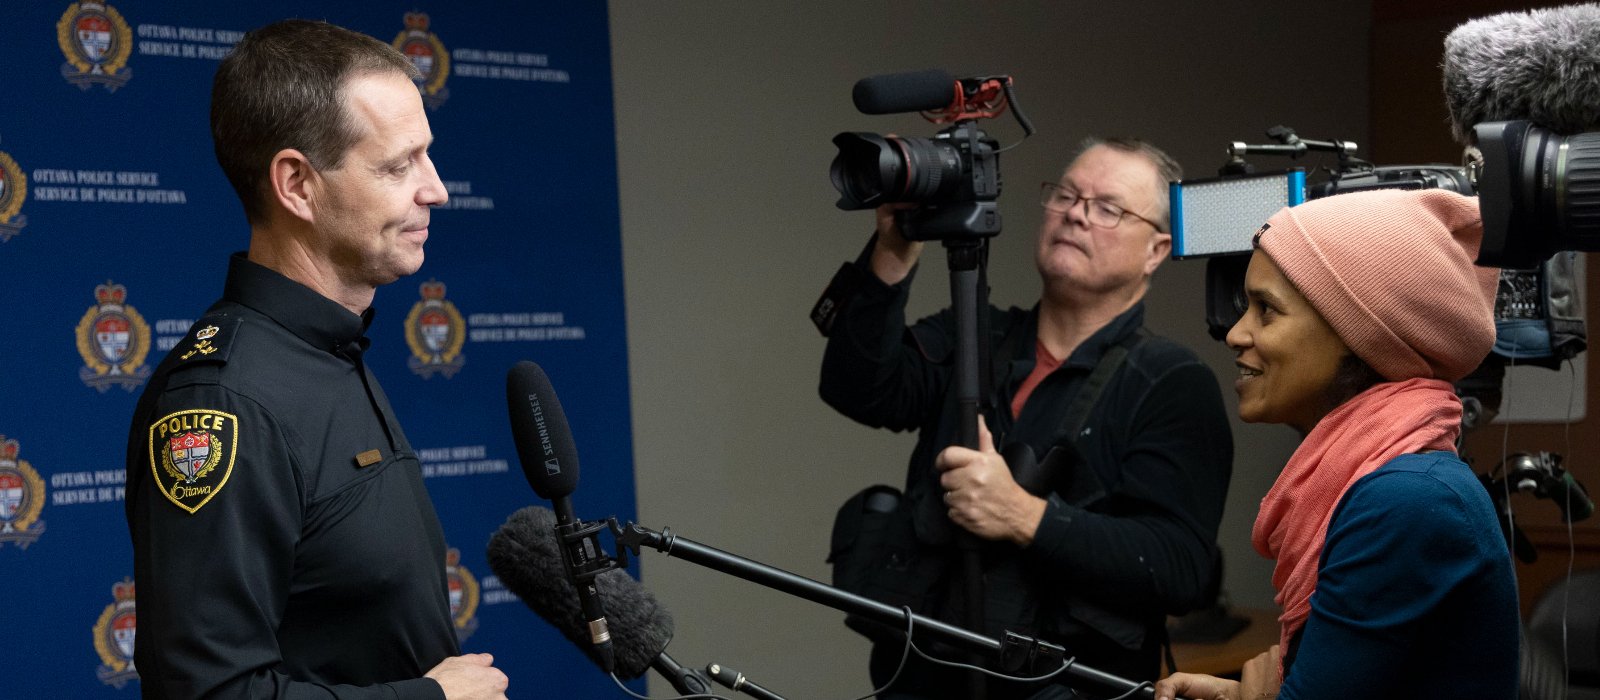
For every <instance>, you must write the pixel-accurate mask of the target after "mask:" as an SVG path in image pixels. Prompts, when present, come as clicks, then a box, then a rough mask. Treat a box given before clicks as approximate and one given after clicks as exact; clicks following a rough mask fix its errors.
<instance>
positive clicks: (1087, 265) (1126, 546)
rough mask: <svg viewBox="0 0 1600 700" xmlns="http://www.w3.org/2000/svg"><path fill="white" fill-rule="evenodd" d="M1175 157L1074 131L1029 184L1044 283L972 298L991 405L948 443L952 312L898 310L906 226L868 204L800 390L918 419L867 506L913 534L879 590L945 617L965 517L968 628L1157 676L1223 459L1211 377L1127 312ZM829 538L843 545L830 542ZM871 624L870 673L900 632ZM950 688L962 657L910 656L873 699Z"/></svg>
mask: <svg viewBox="0 0 1600 700" xmlns="http://www.w3.org/2000/svg"><path fill="white" fill-rule="evenodd" d="M1181 177H1182V173H1181V170H1180V168H1179V166H1178V164H1177V163H1176V162H1174V161H1173V160H1172V158H1170V157H1169V156H1167V155H1166V154H1165V153H1164V152H1162V151H1161V150H1160V149H1157V148H1156V147H1154V146H1152V145H1150V144H1148V143H1145V142H1143V141H1140V140H1137V139H1124V138H1117V139H1089V140H1087V141H1085V142H1084V144H1083V146H1082V150H1081V151H1080V152H1079V154H1078V155H1077V157H1076V158H1074V159H1073V161H1072V163H1071V165H1070V166H1068V167H1067V169H1066V170H1065V172H1064V173H1063V174H1062V175H1061V177H1060V179H1059V180H1058V181H1056V182H1047V183H1044V185H1043V187H1042V189H1041V192H1040V203H1041V205H1042V209H1041V212H1040V213H1041V215H1042V217H1043V219H1042V221H1041V223H1040V226H1039V234H1038V245H1037V249H1036V253H1035V257H1036V262H1037V266H1038V270H1039V275H1040V277H1041V279H1042V281H1043V291H1042V294H1041V296H1040V299H1039V301H1038V303H1037V304H1036V305H1035V306H1034V307H1033V308H1031V309H1022V308H1016V307H1013V308H1011V309H1007V310H1001V309H998V308H994V307H990V308H989V309H988V313H989V316H988V318H987V319H986V320H987V326H988V327H987V336H986V337H984V338H983V340H984V342H986V343H987V350H988V354H989V355H990V357H991V358H992V361H991V362H992V375H991V377H990V378H989V379H990V381H988V382H987V384H988V386H989V389H990V394H989V396H988V397H987V398H988V403H989V405H990V406H992V407H993V408H994V410H993V411H992V412H990V413H989V414H987V415H985V417H984V420H983V425H982V426H980V444H979V447H980V449H976V450H973V449H967V448H964V447H952V446H951V445H953V444H955V443H956V441H957V436H958V434H959V432H958V430H959V425H958V423H957V420H958V418H957V416H958V415H959V413H958V411H957V410H956V402H955V398H954V397H953V396H951V395H950V394H952V393H953V392H950V391H949V388H950V387H951V384H952V376H951V375H952V369H953V368H952V364H953V359H954V352H955V348H956V338H955V319H954V316H953V314H952V312H951V311H950V310H949V309H946V310H945V311H943V312H940V313H938V314H935V315H933V316H930V317H928V318H924V319H922V320H920V321H917V322H916V323H914V324H910V325H909V326H908V325H907V324H906V321H905V315H904V314H905V304H906V300H907V298H908V296H909V292H910V282H911V279H912V277H913V275H912V273H913V272H914V269H915V267H916V263H917V260H918V258H919V256H920V254H921V250H922V246H923V244H922V243H920V242H914V241H908V240H906V239H905V238H904V236H902V235H901V233H900V231H899V229H898V227H897V226H896V224H895V218H894V213H895V209H896V207H895V206H894V205H891V206H885V207H882V208H880V209H878V210H877V231H876V234H875V235H874V238H873V241H872V243H871V244H870V245H869V246H868V248H867V250H866V251H864V252H863V254H862V256H861V258H859V259H858V260H857V261H856V262H855V264H854V265H853V266H846V269H845V270H844V271H843V272H841V275H840V277H839V278H836V282H835V285H834V288H836V289H837V288H841V287H842V288H844V289H846V290H848V292H847V293H846V294H843V295H836V298H838V301H839V306H840V308H839V310H838V311H837V316H836V317H835V320H834V322H833V324H832V326H831V328H830V335H829V340H828V346H827V350H826V352H825V354H824V357H823V363H822V381H821V394H822V397H823V400H824V401H826V402H827V403H828V404H829V405H830V406H833V407H834V408H835V409H837V410H838V411H839V412H841V413H843V414H844V415H846V416H848V417H850V418H852V419H854V420H856V421H859V422H861V423H864V424H866V425H869V426H872V427H883V428H889V429H891V430H896V431H900V430H917V431H918V441H917V446H916V449H915V451H914V452H913V453H912V456H911V462H910V465H909V467H908V474H907V479H906V490H905V499H904V501H903V502H902V503H901V504H900V506H898V507H897V509H896V510H895V511H893V512H891V513H889V514H887V515H883V516H882V517H887V518H895V517H902V518H903V519H908V520H909V521H910V522H909V524H908V525H907V526H905V527H902V528H900V530H902V531H907V532H910V533H914V539H915V540H916V542H915V543H898V545H899V546H897V547H893V549H896V552H895V554H894V555H893V556H892V557H887V559H892V561H890V562H888V563H886V564H883V565H882V566H878V567H876V568H875V569H874V570H873V571H872V572H871V573H869V574H867V576H869V577H874V576H876V577H887V580H885V581H884V582H883V583H882V584H880V585H878V586H877V587H878V588H888V589H892V590H898V591H902V592H903V593H905V596H904V597H905V598H907V599H910V600H912V601H913V602H914V601H916V600H921V601H922V608H921V609H919V610H917V612H919V613H921V614H925V615H930V616H933V617H937V618H940V619H943V620H945V621H948V622H952V623H954V624H962V622H963V618H964V612H963V610H964V609H965V603H964V601H963V599H962V598H963V595H964V592H963V585H962V578H963V574H962V568H961V565H960V563H959V561H960V555H959V553H958V546H957V544H956V543H957V541H958V540H959V539H960V538H959V537H958V536H957V535H958V534H959V533H960V532H961V531H965V532H970V533H972V534H974V535H976V537H977V538H978V540H979V541H980V542H981V545H980V546H981V548H982V557H983V562H984V574H983V579H984V584H985V586H984V587H985V598H984V602H983V606H984V613H985V619H986V622H985V629H983V630H980V632H981V633H983V634H985V635H988V636H999V635H1000V634H1001V632H1002V630H1010V631H1014V632H1018V633H1022V634H1026V635H1030V636H1036V637H1038V638H1040V639H1043V640H1046V641H1050V642H1053V643H1057V644H1061V645H1063V646H1064V647H1065V648H1066V649H1067V652H1068V654H1069V655H1071V656H1076V659H1077V663H1081V664H1084V665H1087V666H1090V667H1092V668H1094V669H1096V670H1099V671H1103V672H1106V673H1110V674H1113V675H1117V676H1121V677H1123V678H1126V679H1130V680H1137V681H1143V680H1154V679H1156V678H1157V677H1159V672H1160V657H1161V649H1162V646H1163V644H1164V642H1165V637H1166V635H1165V629H1166V628H1165V620H1166V616H1167V615H1176V614H1182V613H1184V612H1188V611H1190V610H1194V609H1197V608H1199V607H1202V606H1204V605H1208V604H1210V603H1212V602H1213V601H1214V600H1215V597H1216V592H1217V591H1216V583H1217V580H1218V577H1219V576H1220V557H1219V554H1218V550H1217V548H1216V534H1217V526H1218V523H1219V521H1220V519H1221V517H1222V506H1223V501H1224V500H1225V498H1226V496H1227V487H1228V479H1229V476H1230V473H1231V470H1232V459H1233V441H1232V436H1231V433H1230V430H1229V425H1228V419H1227V414H1226V412H1225V409H1224V406H1223V402H1222V397H1221V392H1220V391H1219V388H1218V384H1217V379H1216V376H1215V375H1214V374H1213V373H1212V372H1211V370H1210V369H1209V368H1208V367H1207V366H1206V365H1204V364H1203V363H1201V361H1200V360H1199V359H1198V358H1197V357H1196V356H1195V355H1194V353H1193V352H1191V351H1190V350H1188V349H1187V348H1184V347H1182V346H1180V345H1178V344H1176V343H1174V342H1172V341H1169V340H1166V339H1163V338H1160V337H1157V336H1154V335H1151V334H1150V333H1149V332H1148V331H1146V330H1145V329H1144V328H1143V325H1144V306H1143V303H1142V300H1143V298H1144V295H1145V292H1146V291H1147V290H1148V289H1149V285H1150V278H1151V276H1152V275H1153V274H1154V273H1155V271H1156V268H1158V267H1159V266H1160V265H1161V263H1162V261H1163V260H1165V259H1166V258H1167V257H1168V254H1169V252H1170V250H1171V239H1172V236H1171V234H1170V233H1169V232H1168V214H1169V212H1168V205H1167V197H1166V190H1167V182H1169V181H1172V180H1177V179H1180V178H1181ZM900 206H903V205H900ZM839 296H842V297H843V298H839ZM1097 369H1098V372H1097ZM1075 401H1076V402H1077V403H1078V404H1080V405H1078V406H1077V407H1074V403H1075ZM1019 481H1020V482H1021V483H1019ZM869 510H870V509H869ZM902 512H903V514H902ZM957 528H959V529H957ZM894 530H895V528H894V527H893V526H892V525H891V526H890V527H889V528H888V531H894ZM907 537H913V535H909V534H908V535H907ZM840 541H841V539H840V538H839V537H838V535H837V533H836V537H835V542H840ZM832 555H833V557H834V559H835V561H839V560H842V559H844V558H847V557H848V556H850V555H849V553H847V552H842V551H841V550H840V549H839V548H838V547H836V548H835V551H834V552H833V553H832ZM837 565H838V564H836V566H837ZM869 587H870V586H869ZM889 597H893V596H889ZM893 602H894V603H895V604H899V603H900V602H902V601H900V600H895V601H893ZM918 640H919V647H920V646H921V643H920V642H921V637H920V636H919V637H918ZM875 641H876V642H877V643H876V644H875V645H874V649H873V655H872V664H871V669H872V676H873V680H874V681H875V683H876V684H877V685H882V684H883V683H884V682H887V681H888V680H889V678H890V677H891V676H893V674H894V673H895V670H896V668H897V667H899V665H900V659H901V654H902V650H903V644H902V643H901V641H899V640H897V639H895V637H894V636H893V635H878V636H877V637H875ZM911 658H912V659H913V660H916V659H917V657H916V656H915V655H913V656H912V657H911ZM946 658H956V659H958V660H959V656H955V655H951V654H946ZM1067 680H1068V677H1067V676H1066V675H1065V674H1063V675H1058V676H1056V677H1055V678H1054V679H1051V680H1050V681H1046V682H1017V681H1005V680H991V681H990V682H989V685H988V695H989V697H990V698H1009V697H1019V698H1020V697H1072V691H1071V690H1068V689H1067V688H1065V687H1064V685H1062V684H1064V683H1065V682H1066V681H1067ZM1052 684H1054V685H1052ZM1079 691H1080V692H1083V693H1085V695H1084V697H1095V696H1094V695H1092V694H1091V693H1093V692H1095V689H1093V688H1087V687H1085V688H1080V689H1079ZM967 692H968V690H967V685H966V681H965V679H964V677H963V675H961V672H958V671H952V670H949V669H947V668H944V667H940V666H935V665H931V664H927V663H925V662H920V661H913V663H912V665H911V667H909V668H907V669H906V670H905V671H904V672H902V673H901V675H900V677H899V679H898V680H897V681H896V682H895V683H894V686H893V687H892V688H891V689H890V690H889V692H888V693H887V695H886V696H885V697H906V698H942V697H951V698H955V697H965V696H966V694H967ZM1115 694H1116V693H1112V695H1115Z"/></svg>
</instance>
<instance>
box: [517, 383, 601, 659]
mask: <svg viewBox="0 0 1600 700" xmlns="http://www.w3.org/2000/svg"><path fill="white" fill-rule="evenodd" d="M506 406H507V408H508V409H509V412H510V414H511V436H512V439H513V440H514V441H515V442H516V444H517V458H518V460H520V461H521V462H522V473H523V474H524V475H525V476H527V477H528V483H529V484H531V485H532V486H533V492H534V493H536V494H538V495H539V497H540V498H546V499H549V500H550V502H551V504H552V505H553V506H554V507H555V522H554V523H553V524H552V525H553V528H552V530H553V532H559V533H561V534H568V533H571V532H573V531H574V530H575V529H576V527H577V526H578V524H579V521H578V519H577V516H576V515H574V514H573V510H572V492H573V491H575V490H577V488H578V450H577V447H576V446H575V445H574V443H573V441H572V429H571V428H570V427H569V426H568V425H567V414H566V413H565V412H563V411H562V410H561V401H560V400H558V399H556V392H555V389H554V388H552V387H551V386H550V378H549V377H547V376H545V373H544V370H543V369H541V368H540V367H539V365H537V364H534V363H532V362H528V361H526V360H524V361H522V362H518V363H517V364H516V365H514V366H513V367H512V368H511V371H510V372H509V373H508V374H507V375H506ZM558 550H560V551H562V554H563V556H562V557H561V562H562V564H563V569H564V570H565V573H566V578H567V579H568V580H570V581H571V582H572V585H573V586H574V587H575V588H576V590H577V595H578V601H579V604H580V606H581V607H582V610H583V618H584V620H585V621H586V622H587V623H588V628H589V641H590V643H591V644H593V646H594V650H595V654H596V658H597V660H598V662H599V664H600V668H602V669H604V670H605V671H606V672H607V673H610V672H611V671H612V670H613V669H614V661H613V651H612V645H611V631H610V629H609V627H608V625H607V624H606V611H605V606H604V604H603V602H602V601H601V598H600V593H599V590H598V588H597V587H596V584H595V578H597V577H580V576H579V573H580V572H581V571H582V570H583V569H584V568H585V567H586V566H587V565H588V564H590V563H591V562H593V561H594V560H595V559H596V558H597V557H599V556H601V553H600V552H597V551H595V544H594V541H593V540H592V539H587V538H585V539H576V540H571V541H569V542H567V543H566V544H565V545H564V546H562V547H558Z"/></svg>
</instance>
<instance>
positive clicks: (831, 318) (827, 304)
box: [811, 232, 878, 338]
mask: <svg viewBox="0 0 1600 700" xmlns="http://www.w3.org/2000/svg"><path fill="white" fill-rule="evenodd" d="M877 244H878V234H877V233H876V232H874V233H873V234H872V237H871V238H869V239H867V247H866V248H864V249H862V251H861V255H858V256H856V259H855V262H847V263H844V264H843V265H840V266H839V271H838V272H835V273H834V274H833V279H831V280H829V281H828V287H827V288H826V289H824V290H822V296H821V297H819V298H817V303H815V304H813V305H812V306H811V323H812V325H815V326H816V327H817V332H819V333H821V334H822V337H824V338H826V337H829V336H831V335H832V334H833V324H834V323H835V322H836V321H838V320H839V315H840V314H842V313H844V309H845V307H846V306H847V305H849V304H850V300H851V299H854V298H855V296H856V293H857V292H859V291H860V290H861V284H862V283H863V282H864V281H865V280H863V279H862V275H863V274H870V273H865V272H863V270H870V269H872V248H873V246H876V245H877Z"/></svg>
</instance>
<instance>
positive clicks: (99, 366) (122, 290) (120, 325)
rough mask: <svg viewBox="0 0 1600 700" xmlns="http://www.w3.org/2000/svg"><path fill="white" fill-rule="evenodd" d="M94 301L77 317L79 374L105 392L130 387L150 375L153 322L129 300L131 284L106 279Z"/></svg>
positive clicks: (99, 287) (95, 293)
mask: <svg viewBox="0 0 1600 700" xmlns="http://www.w3.org/2000/svg"><path fill="white" fill-rule="evenodd" d="M94 299H95V305H94V306H91V307H89V310H88V311H86V312H84V314H83V318H82V319H81V320H79V321H78V354H79V355H81V356H83V368H82V369H79V370H78V378H79V379H81V380H83V383H84V384H87V385H89V386H91V387H94V388H95V389H99V390H100V391H101V392H104V391H105V390H106V389H109V388H111V387H112V386H113V385H115V386H120V387H122V388H123V389H125V390H127V391H130V392H131V391H133V390H134V389H136V388H138V386H139V385H140V384H143V383H144V380H146V379H149V378H150V366H149V365H147V364H145V363H144V358H145V355H147V354H149V353H150V325H149V324H147V323H145V322H144V317H143V316H140V315H139V312H138V311H137V310H135V309H134V308H133V307H132V306H129V305H128V304H127V301H128V288H127V287H124V286H122V285H120V284H114V283H112V282H111V281H110V280H106V283H105V284H102V285H98V286H96V287H95V288H94Z"/></svg>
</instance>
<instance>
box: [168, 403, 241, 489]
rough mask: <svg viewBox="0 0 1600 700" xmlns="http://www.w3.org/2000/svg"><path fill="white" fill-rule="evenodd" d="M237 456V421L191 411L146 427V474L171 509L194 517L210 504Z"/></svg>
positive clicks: (214, 413) (229, 415) (227, 415)
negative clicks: (148, 459)
mask: <svg viewBox="0 0 1600 700" xmlns="http://www.w3.org/2000/svg"><path fill="white" fill-rule="evenodd" d="M238 454H239V418H238V417H237V416H235V415H233V414H232V413H223V412H222V411H213V410H210V409H205V408H193V409H189V410H185V411H177V412H174V413H169V414H167V415H166V416H163V417H162V418H161V419H160V420H158V421H156V422H155V423H152V424H151V425H150V471H151V472H152V473H153V474H155V478H156V486H157V487H158V488H160V489H161V494H162V495H163V496H166V497H167V500H169V501H171V502H172V504H173V505H175V506H177V507H179V508H182V509H184V510H186V511H188V512H189V513H195V512H197V511H199V510H200V508H201V507H202V506H204V505H205V504H207V503H210V502H211V499H213V498H215V497H216V496H217V494H218V493H221V492H222V487H223V486H226V485H227V484H228V477H229V476H230V475H232V474H233V464H234V460H235V458H236V457H237V456H238Z"/></svg>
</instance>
